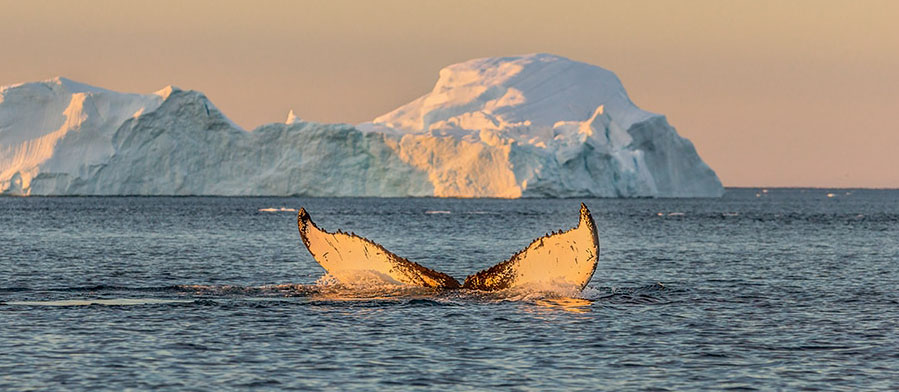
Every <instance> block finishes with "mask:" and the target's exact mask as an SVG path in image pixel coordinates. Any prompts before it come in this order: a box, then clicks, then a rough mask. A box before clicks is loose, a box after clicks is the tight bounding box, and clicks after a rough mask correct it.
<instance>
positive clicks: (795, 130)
mask: <svg viewBox="0 0 899 392" xmlns="http://www.w3.org/2000/svg"><path fill="white" fill-rule="evenodd" d="M533 52H548V53H554V54H558V55H562V56H566V57H569V58H572V59H575V60H579V61H584V62H588V63H592V64H596V65H599V66H602V67H604V68H607V69H610V70H612V71H614V72H615V73H617V74H618V76H619V77H620V78H621V80H622V82H623V83H624V86H625V88H626V89H627V90H628V92H629V93H630V96H631V99H632V100H633V101H634V102H635V103H636V104H637V105H638V106H640V107H641V108H643V109H646V110H649V111H652V112H656V113H662V114H665V115H667V116H668V120H669V121H670V122H671V124H672V125H674V126H675V127H676V128H677V130H678V132H679V133H680V134H681V135H683V136H685V137H688V138H689V139H690V140H692V141H693V143H695V144H696V147H697V149H698V151H699V153H700V155H701V156H702V158H703V159H704V160H705V161H706V162H707V163H708V164H709V165H710V166H711V167H712V168H713V169H715V171H716V172H717V173H718V175H719V176H720V177H721V180H722V181H723V182H724V184H725V185H728V186H820V187H832V186H849V187H852V186H862V187H894V188H895V187H899V151H897V150H899V1H891V0H888V1H840V2H833V1H823V0H818V1H771V2H766V1H683V0H681V1H646V2H643V1H615V2H603V1H544V2H528V1H521V0H519V1H458V0H454V1H440V2H438V1H334V0H330V1H314V2H301V1H253V2H250V1H246V2H231V1H211V2H205V1H173V2H164V1H109V2H105V1H103V2H101V1H79V2H70V1H48V2H42V1H6V0H0V56H2V57H0V58H2V61H0V85H6V84H12V83H18V82H23V81H35V80H43V79H48V78H51V77H53V76H57V75H61V76H66V77H69V78H72V79H75V80H78V81H81V82H85V83H88V84H93V85H98V86H101V87H105V88H109V89H113V90H118V91H127V92H142V93H148V92H152V91H155V90H158V89H160V88H162V87H164V86H166V85H168V84H174V85H177V86H179V87H181V88H185V89H194V90H200V91H203V92H205V93H206V95H207V96H209V98H210V99H212V101H213V102H214V103H215V104H216V105H217V106H218V107H219V108H220V109H222V111H224V112H225V113H226V114H227V115H228V116H229V117H231V118H232V119H233V120H235V121H236V122H237V123H238V124H240V125H242V126H243V127H245V128H247V129H252V128H254V127H256V126H258V125H260V124H263V123H267V122H275V121H284V119H285V118H286V116H287V112H288V110H289V109H293V110H294V111H295V112H296V113H297V114H298V115H299V116H300V117H302V118H304V119H307V120H316V121H323V122H348V123H358V122H362V121H366V120H370V119H372V118H374V117H376V116H377V115H380V114H383V113H385V112H387V111H389V110H391V109H393V108H395V107H397V106H400V105H401V104H404V103H406V102H408V101H410V100H412V99H414V98H416V97H418V96H420V95H422V94H424V93H425V92H427V91H429V90H430V89H431V87H432V86H433V84H434V82H435V81H436V80H437V71H438V70H439V69H440V68H442V67H443V66H445V65H449V64H452V63H456V62H460V61H464V60H468V59H471V58H477V57H486V56H503V55H513V54H524V53H533Z"/></svg>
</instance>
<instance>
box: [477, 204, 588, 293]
mask: <svg viewBox="0 0 899 392" xmlns="http://www.w3.org/2000/svg"><path fill="white" fill-rule="evenodd" d="M598 260H599V235H598V234H597V232H596V223H595V222H594V221H593V216H592V215H590V210H588V209H587V206H586V205H584V203H581V214H580V221H579V222H578V225H577V227H575V228H573V229H570V230H568V231H565V232H562V231H559V232H553V233H552V234H548V235H545V236H543V237H540V238H538V239H536V240H534V241H533V242H531V244H530V245H528V247H527V248H525V249H524V250H522V251H520V252H518V253H516V254H515V255H513V256H512V257H511V258H510V259H509V260H506V261H504V262H502V263H499V264H497V265H494V266H493V267H490V268H488V269H486V270H483V271H481V272H478V273H476V274H474V275H471V276H469V277H467V278H465V283H464V284H463V285H462V287H463V288H466V289H474V290H485V291H495V290H505V289H511V288H516V287H527V286H529V285H531V286H533V285H542V284H550V285H569V286H572V287H573V288H575V289H577V290H583V289H584V287H586V286H587V283H588V282H590V278H592V277H593V272H594V271H596V263H597V261H598Z"/></svg>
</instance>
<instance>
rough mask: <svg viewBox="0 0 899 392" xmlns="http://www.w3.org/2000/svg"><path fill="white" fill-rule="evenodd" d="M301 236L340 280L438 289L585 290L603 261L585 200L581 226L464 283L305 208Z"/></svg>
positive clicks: (300, 216)
mask: <svg viewBox="0 0 899 392" xmlns="http://www.w3.org/2000/svg"><path fill="white" fill-rule="evenodd" d="M297 226H298V228H299V231H300V238H301V239H302V241H303V244H304V245H306V249H308V250H309V253H310V254H312V257H313V258H314V259H315V261H317V262H318V263H319V264H320V265H321V266H322V267H323V268H324V269H325V270H326V271H328V273H329V274H331V276H333V277H334V278H336V279H337V280H338V281H340V282H341V283H345V284H350V283H354V282H359V281H364V280H372V279H373V280H376V281H381V282H387V283H399V284H409V285H415V286H422V287H432V288H439V289H457V288H460V287H461V288H466V289H473V290H483V291H498V290H505V289H515V288H534V289H537V290H540V289H543V288H546V287H554V288H559V287H562V288H572V289H576V290H582V289H583V288H584V287H585V286H586V285H587V283H588V282H590V278H592V277H593V272H594V271H595V270H596V263H597V261H598V260H599V236H598V234H597V231H596V223H595V222H594V221H593V217H592V216H591V215H590V211H589V210H588V209H587V206H586V205H584V204H583V203H581V209H580V220H579V222H578V225H577V226H576V227H574V228H572V229H570V230H568V231H564V232H563V231H559V232H554V233H551V234H547V235H545V236H543V237H540V238H537V239H536V240H534V241H533V242H531V244H530V245H528V246H527V247H526V248H525V249H523V250H521V251H520V252H518V253H516V254H514V255H513V256H512V257H511V258H509V259H508V260H506V261H503V262H501V263H499V264H496V265H494V266H493V267H490V268H488V269H485V270H483V271H480V272H478V273H476V274H474V275H470V276H468V277H467V278H466V279H465V283H464V284H463V285H460V284H459V282H458V281H456V280H455V279H454V278H453V277H451V276H449V275H447V274H444V273H441V272H437V271H434V270H432V269H430V268H427V267H424V266H422V265H421V264H418V263H415V262H412V261H409V260H407V259H405V258H403V257H400V256H397V255H396V254H394V253H391V252H390V251H388V250H387V249H385V248H384V247H383V246H381V245H379V244H377V243H375V242H372V241H370V240H368V239H365V238H362V237H359V236H357V235H355V234H353V233H344V232H342V231H340V230H338V231H337V232H335V233H329V232H327V231H324V230H322V229H320V228H319V227H318V226H317V225H316V224H315V223H314V222H313V221H312V218H311V217H310V216H309V213H308V212H307V211H306V209H305V208H301V209H300V211H299V213H298V214H297Z"/></svg>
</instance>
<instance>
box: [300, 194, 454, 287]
mask: <svg viewBox="0 0 899 392" xmlns="http://www.w3.org/2000/svg"><path fill="white" fill-rule="evenodd" d="M297 227H298V228H299V230H300V238H301V239H302V240H303V244H304V245H306V249H308V250H309V253H310V254H312V257H313V258H314V259H315V261H317V262H318V263H319V264H321V266H322V267H324V269H325V270H326V271H328V273H329V274H331V275H332V276H334V277H335V278H337V280H339V281H341V282H343V283H347V282H351V281H353V280H354V279H356V278H358V277H359V276H360V275H361V276H375V277H377V278H378V279H380V280H384V281H387V282H397V283H404V284H410V285H415V286H422V287H433V288H445V289H457V288H460V287H461V285H459V282H458V281H457V280H456V279H454V278H453V277H451V276H449V275H447V274H444V273H440V272H437V271H434V270H432V269H429V268H427V267H424V266H422V265H420V264H418V263H414V262H411V261H409V260H406V259H405V258H402V257H400V256H397V255H395V254H393V253H391V252H390V251H388V250H387V249H384V247H383V246H381V245H378V244H376V243H374V242H372V241H370V240H368V239H365V238H362V237H359V236H357V235H355V234H348V233H344V232H342V231H340V230H338V231H337V232H336V233H328V232H327V231H324V230H322V229H319V228H318V226H316V225H315V223H314V222H312V218H310V217H309V213H308V212H306V209H305V208H301V209H300V211H299V212H298V213H297Z"/></svg>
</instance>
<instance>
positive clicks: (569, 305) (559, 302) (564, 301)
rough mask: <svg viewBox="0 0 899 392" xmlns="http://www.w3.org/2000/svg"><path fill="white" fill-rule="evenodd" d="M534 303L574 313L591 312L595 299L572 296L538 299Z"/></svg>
mask: <svg viewBox="0 0 899 392" xmlns="http://www.w3.org/2000/svg"><path fill="white" fill-rule="evenodd" d="M534 303H535V304H536V305H537V306H540V307H545V308H549V309H559V310H564V311H566V312H574V313H588V312H590V306H591V305H593V301H590V300H588V299H584V298H571V297H561V298H545V299H538V300H536V301H534Z"/></svg>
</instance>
